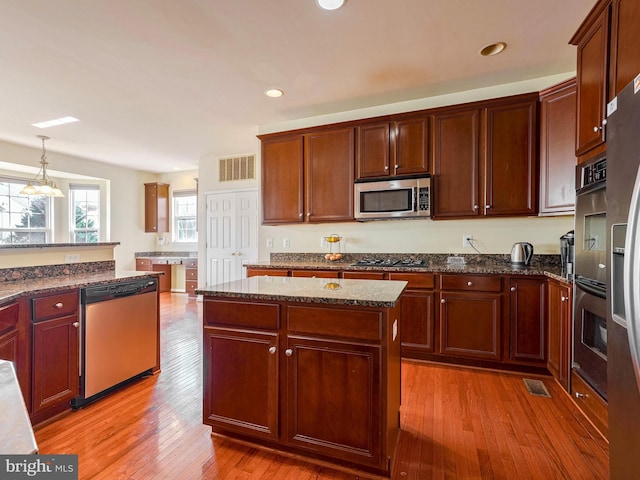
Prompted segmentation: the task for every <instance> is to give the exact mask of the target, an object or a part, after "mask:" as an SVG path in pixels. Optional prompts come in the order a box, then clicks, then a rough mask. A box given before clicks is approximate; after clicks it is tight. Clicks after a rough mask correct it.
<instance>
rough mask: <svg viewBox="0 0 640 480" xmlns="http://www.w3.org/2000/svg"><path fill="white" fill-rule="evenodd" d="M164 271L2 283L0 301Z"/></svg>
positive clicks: (119, 272) (108, 272)
mask: <svg viewBox="0 0 640 480" xmlns="http://www.w3.org/2000/svg"><path fill="white" fill-rule="evenodd" d="M159 275H162V272H136V271H116V270H111V271H106V272H97V273H86V274H77V275H58V276H53V277H42V278H36V279H33V278H31V279H29V280H24V281H20V280H19V281H14V282H3V283H1V284H0V302H5V301H11V300H13V299H16V298H19V297H21V296H23V295H40V294H46V293H55V292H58V291H61V290H67V289H69V288H84V287H88V286H91V285H98V284H108V283H117V282H121V281H123V280H134V279H136V278H139V277H148V276H159Z"/></svg>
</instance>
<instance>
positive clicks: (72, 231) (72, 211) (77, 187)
mask: <svg viewBox="0 0 640 480" xmlns="http://www.w3.org/2000/svg"><path fill="white" fill-rule="evenodd" d="M82 191H96V192H98V199H97V204H96V209H95V211H96V212H97V214H96V215H95V216H96V217H97V223H98V226H97V227H82V228H77V227H76V203H78V202H77V201H76V198H75V192H82ZM101 198H102V191H101V189H100V185H97V184H85V183H82V184H79V183H71V184H69V241H70V243H74V244H76V243H77V244H82V243H88V244H92V243H99V242H100V239H101V235H102V205H101ZM84 203H85V204H88V203H89V202H88V201H85V202H84ZM89 233H95V241H92V242H87V241H86V237H85V241H77V239H76V236H77V235H78V234H85V235H86V234H89Z"/></svg>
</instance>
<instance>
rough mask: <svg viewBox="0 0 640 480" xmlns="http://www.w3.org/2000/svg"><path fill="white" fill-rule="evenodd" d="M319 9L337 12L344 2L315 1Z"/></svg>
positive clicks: (343, 0)
mask: <svg viewBox="0 0 640 480" xmlns="http://www.w3.org/2000/svg"><path fill="white" fill-rule="evenodd" d="M316 1H317V2H318V6H319V7H320V8H324V9H325V10H337V9H339V8H340V7H341V6H342V5H344V2H345V0H316Z"/></svg>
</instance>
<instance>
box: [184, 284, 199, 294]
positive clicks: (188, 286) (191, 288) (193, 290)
mask: <svg viewBox="0 0 640 480" xmlns="http://www.w3.org/2000/svg"><path fill="white" fill-rule="evenodd" d="M185 287H186V290H187V294H189V296H190V297H195V296H197V295H196V288H198V282H197V281H194V280H187V281H186V282H185Z"/></svg>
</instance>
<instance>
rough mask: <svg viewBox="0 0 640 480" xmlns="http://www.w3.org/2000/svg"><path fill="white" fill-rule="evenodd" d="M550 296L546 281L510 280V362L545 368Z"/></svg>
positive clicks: (532, 279) (513, 278) (541, 279)
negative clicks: (547, 299) (547, 301)
mask: <svg viewBox="0 0 640 480" xmlns="http://www.w3.org/2000/svg"><path fill="white" fill-rule="evenodd" d="M546 292H547V280H546V278H544V277H540V278H536V277H511V278H510V279H509V335H508V338H509V350H508V351H509V356H508V361H509V362H514V363H529V364H532V365H540V366H545V362H546V358H547V357H546V355H545V349H546V342H547V337H546V321H545V318H546V310H545V307H546Z"/></svg>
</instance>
